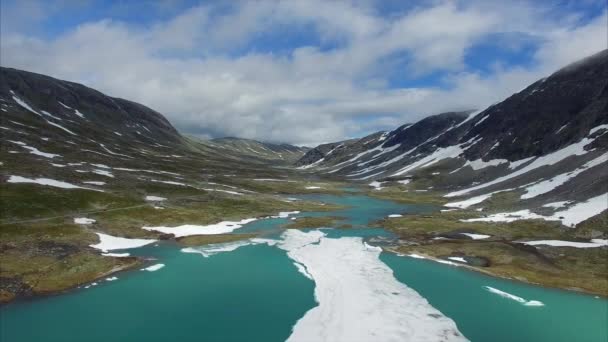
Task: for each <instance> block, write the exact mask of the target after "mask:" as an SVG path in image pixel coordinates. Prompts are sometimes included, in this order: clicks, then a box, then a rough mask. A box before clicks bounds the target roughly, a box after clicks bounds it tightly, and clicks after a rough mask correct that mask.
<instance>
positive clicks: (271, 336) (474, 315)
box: [0, 194, 608, 342]
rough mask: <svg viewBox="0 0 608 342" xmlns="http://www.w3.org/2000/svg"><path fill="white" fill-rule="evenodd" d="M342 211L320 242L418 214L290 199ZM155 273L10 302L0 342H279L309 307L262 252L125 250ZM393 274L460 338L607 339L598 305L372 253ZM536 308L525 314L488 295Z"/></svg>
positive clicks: (361, 203)
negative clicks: (339, 225) (150, 263)
mask: <svg viewBox="0 0 608 342" xmlns="http://www.w3.org/2000/svg"><path fill="white" fill-rule="evenodd" d="M302 197H303V198H309V199H318V200H323V201H326V202H333V203H339V204H344V205H347V206H349V208H348V209H346V210H341V211H338V212H330V213H303V214H301V215H300V216H311V215H337V216H343V217H345V218H346V219H345V221H344V222H343V223H348V224H352V225H353V226H355V227H357V228H356V229H350V230H337V229H335V230H324V231H325V232H326V233H327V234H328V236H329V237H330V238H336V239H339V238H342V237H344V236H361V237H364V238H369V237H373V236H386V237H390V236H391V233H390V232H387V231H384V230H382V229H377V228H366V227H367V225H368V224H369V223H370V222H373V221H376V220H378V219H380V218H383V217H386V216H387V215H389V214H396V213H406V212H424V211H425V210H430V209H431V207H428V206H412V205H409V206H408V205H403V204H398V203H394V202H390V201H383V200H378V199H372V198H369V197H365V196H361V195H357V194H353V195H348V196H342V197H337V196H326V195H321V196H302ZM288 220H289V219H267V220H260V221H255V222H252V223H250V224H248V225H246V226H244V227H243V228H241V229H238V230H236V231H235V232H236V233H244V232H254V231H257V232H264V233H266V234H265V235H266V237H270V238H276V237H278V236H280V229H279V228H280V225H281V224H284V223H286V222H287V221H288ZM130 252H131V253H132V254H135V255H141V256H148V257H154V258H157V259H158V261H157V262H158V263H163V264H165V267H163V268H161V269H160V270H158V271H155V272H148V271H141V270H134V271H129V272H124V273H121V274H119V275H118V278H119V279H118V280H115V281H111V282H108V281H99V282H98V283H99V285H97V286H93V287H90V288H88V289H84V288H81V289H76V290H74V291H70V292H68V293H66V294H62V295H57V296H51V297H46V298H38V299H35V300H30V301H20V302H16V303H13V304H10V305H6V306H4V307H2V308H0V341H2V342H13V341H15V342H17V341H24V342H27V341H36V342H38V341H57V342H66V341H103V342H107V341H173V340H189V341H263V342H267V341H268V342H270V341H284V340H285V339H287V338H288V337H289V336H290V334H291V330H292V327H293V326H294V324H295V323H296V322H297V321H298V319H300V318H301V317H302V316H304V314H305V313H306V312H307V311H308V310H310V309H312V308H314V307H315V306H316V305H317V304H316V302H315V299H314V289H315V283H314V282H313V281H312V280H310V279H308V278H307V277H305V276H304V275H303V274H302V273H300V272H299V271H298V270H297V268H296V266H295V265H294V264H293V260H291V259H290V258H289V257H288V256H287V253H286V252H285V251H284V250H282V249H279V248H277V247H276V246H270V245H267V244H255V245H246V246H242V247H240V248H237V249H235V250H233V251H230V252H223V253H218V254H215V255H212V256H210V257H207V258H205V257H203V256H201V255H200V254H195V253H183V252H182V251H181V248H179V247H177V246H175V245H173V244H171V243H160V244H157V245H151V246H146V247H143V248H139V249H136V250H130ZM380 260H381V261H382V262H384V263H385V264H386V265H388V266H389V267H390V268H391V269H392V270H393V272H394V276H395V278H396V279H397V280H398V281H400V282H402V283H404V284H405V285H407V286H408V287H410V288H412V289H414V290H415V291H417V292H418V293H419V294H420V295H421V296H423V297H424V298H426V300H428V302H429V303H430V304H431V305H432V306H433V307H435V308H436V309H438V310H439V311H441V312H442V313H443V314H445V315H446V316H448V317H450V318H451V319H452V320H453V321H454V322H455V323H456V324H457V326H458V329H459V331H460V332H461V333H462V334H463V335H464V336H466V337H467V338H468V339H469V340H471V341H497V342H500V341H505V342H506V341H552V342H554V341H558V342H559V341H564V342H566V341H567V342H572V341H580V342H584V341H590V342H591V341H593V342H595V341H597V342H605V341H607V340H608V324H607V323H608V300H605V299H600V298H595V297H593V296H587V295H582V294H577V293H572V292H567V291H560V290H554V289H547V288H542V287H537V286H531V285H526V284H522V283H518V282H511V281H507V280H502V279H497V278H492V277H488V276H485V275H481V274H478V273H476V272H471V271H468V270H465V269H463V268H461V267H454V266H450V265H444V264H440V263H437V262H433V261H430V260H422V259H415V258H411V257H406V256H398V255H395V254H390V253H382V254H381V256H380ZM486 286H490V287H493V288H496V289H499V290H501V291H504V292H507V293H510V294H513V295H515V296H519V297H522V298H525V299H526V300H537V301H541V302H543V303H544V304H545V305H544V306H526V305H523V304H522V303H520V302H518V301H515V300H513V299H509V298H505V297H503V296H499V295H497V294H495V293H492V292H490V291H488V290H487V289H486V288H485V287H486Z"/></svg>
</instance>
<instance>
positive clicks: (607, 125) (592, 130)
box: [589, 124, 608, 135]
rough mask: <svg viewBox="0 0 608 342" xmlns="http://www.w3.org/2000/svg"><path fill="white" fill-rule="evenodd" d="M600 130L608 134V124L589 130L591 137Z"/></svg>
mask: <svg viewBox="0 0 608 342" xmlns="http://www.w3.org/2000/svg"><path fill="white" fill-rule="evenodd" d="M599 130H606V132H608V124H603V125H599V126H595V127H593V128H592V129H591V130H589V135H592V134H594V133H595V132H597V131H599ZM606 132H604V133H606ZM604 133H602V134H604Z"/></svg>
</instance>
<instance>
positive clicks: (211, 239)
mask: <svg viewBox="0 0 608 342" xmlns="http://www.w3.org/2000/svg"><path fill="white" fill-rule="evenodd" d="M256 236H257V234H217V235H192V236H184V237H182V238H178V239H177V242H178V243H179V244H180V245H183V246H203V245H211V244H216V243H227V242H234V241H240V240H247V239H251V238H254V237H256Z"/></svg>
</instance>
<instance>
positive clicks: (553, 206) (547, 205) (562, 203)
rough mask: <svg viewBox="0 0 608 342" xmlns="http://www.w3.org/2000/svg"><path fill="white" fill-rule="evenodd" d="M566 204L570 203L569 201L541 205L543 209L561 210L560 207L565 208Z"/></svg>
mask: <svg viewBox="0 0 608 342" xmlns="http://www.w3.org/2000/svg"><path fill="white" fill-rule="evenodd" d="M568 203H570V201H559V202H551V203H547V204H543V207H545V208H561V207H563V206H565V205H566V204H568Z"/></svg>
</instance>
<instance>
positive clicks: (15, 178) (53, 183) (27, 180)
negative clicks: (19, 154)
mask: <svg viewBox="0 0 608 342" xmlns="http://www.w3.org/2000/svg"><path fill="white" fill-rule="evenodd" d="M7 182H8V183H33V184H39V185H46V186H52V187H56V188H62V189H85V190H93V191H103V190H99V189H91V188H85V187H82V186H78V185H74V184H71V183H68V182H63V181H58V180H54V179H50V178H35V179H31V178H26V177H21V176H10V177H9V178H8V180H7Z"/></svg>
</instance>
